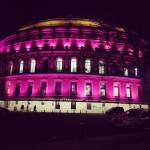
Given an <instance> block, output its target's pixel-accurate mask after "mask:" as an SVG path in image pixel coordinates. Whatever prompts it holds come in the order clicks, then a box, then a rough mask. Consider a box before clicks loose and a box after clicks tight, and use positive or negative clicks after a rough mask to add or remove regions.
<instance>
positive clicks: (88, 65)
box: [85, 59, 91, 73]
mask: <svg viewBox="0 0 150 150" xmlns="http://www.w3.org/2000/svg"><path fill="white" fill-rule="evenodd" d="M90 72H91V61H90V59H86V60H85V73H90Z"/></svg>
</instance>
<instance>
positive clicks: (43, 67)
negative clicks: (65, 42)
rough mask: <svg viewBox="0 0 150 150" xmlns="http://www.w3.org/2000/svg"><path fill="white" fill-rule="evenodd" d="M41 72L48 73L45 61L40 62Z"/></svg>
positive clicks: (46, 61)
mask: <svg viewBox="0 0 150 150" xmlns="http://www.w3.org/2000/svg"><path fill="white" fill-rule="evenodd" d="M42 71H43V72H45V73H47V72H48V60H47V59H45V60H44V61H43V62H42Z"/></svg>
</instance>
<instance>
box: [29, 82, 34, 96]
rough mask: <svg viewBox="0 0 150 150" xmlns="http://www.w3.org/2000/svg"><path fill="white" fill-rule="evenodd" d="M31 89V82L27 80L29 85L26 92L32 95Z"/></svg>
mask: <svg viewBox="0 0 150 150" xmlns="http://www.w3.org/2000/svg"><path fill="white" fill-rule="evenodd" d="M32 89H33V82H29V87H28V94H29V95H32Z"/></svg>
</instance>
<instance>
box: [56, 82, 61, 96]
mask: <svg viewBox="0 0 150 150" xmlns="http://www.w3.org/2000/svg"><path fill="white" fill-rule="evenodd" d="M55 94H56V95H61V82H56V87H55Z"/></svg>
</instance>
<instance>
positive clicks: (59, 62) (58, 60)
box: [56, 58, 62, 72]
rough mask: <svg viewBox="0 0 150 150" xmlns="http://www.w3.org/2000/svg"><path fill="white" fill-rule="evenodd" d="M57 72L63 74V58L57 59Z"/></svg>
mask: <svg viewBox="0 0 150 150" xmlns="http://www.w3.org/2000/svg"><path fill="white" fill-rule="evenodd" d="M56 70H57V72H62V59H61V58H58V59H57V64H56Z"/></svg>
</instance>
